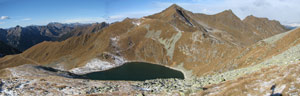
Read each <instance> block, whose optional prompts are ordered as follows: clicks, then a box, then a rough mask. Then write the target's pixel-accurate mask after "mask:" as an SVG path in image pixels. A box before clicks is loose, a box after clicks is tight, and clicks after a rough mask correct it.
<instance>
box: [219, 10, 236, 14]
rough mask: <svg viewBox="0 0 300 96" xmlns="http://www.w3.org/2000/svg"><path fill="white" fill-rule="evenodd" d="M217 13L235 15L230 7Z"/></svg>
mask: <svg viewBox="0 0 300 96" xmlns="http://www.w3.org/2000/svg"><path fill="white" fill-rule="evenodd" d="M219 14H225V15H235V14H234V13H233V12H232V10H231V9H228V10H224V11H222V12H220V13H219Z"/></svg>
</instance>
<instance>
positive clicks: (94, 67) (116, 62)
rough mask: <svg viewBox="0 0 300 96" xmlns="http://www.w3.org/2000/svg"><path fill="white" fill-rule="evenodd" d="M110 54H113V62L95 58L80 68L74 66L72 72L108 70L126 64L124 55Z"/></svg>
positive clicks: (82, 72) (83, 72) (84, 72)
mask: <svg viewBox="0 0 300 96" xmlns="http://www.w3.org/2000/svg"><path fill="white" fill-rule="evenodd" d="M107 54H108V53H107ZM108 55H110V56H112V58H113V61H112V62H108V61H104V60H100V59H98V58H94V59H92V60H90V61H89V62H88V63H87V64H86V65H85V66H83V67H79V68H73V69H71V70H70V72H72V73H75V74H86V73H90V72H97V71H103V70H108V69H111V68H114V67H117V66H120V65H122V64H124V63H125V62H127V61H126V60H125V59H124V58H122V57H119V56H115V55H113V54H108Z"/></svg>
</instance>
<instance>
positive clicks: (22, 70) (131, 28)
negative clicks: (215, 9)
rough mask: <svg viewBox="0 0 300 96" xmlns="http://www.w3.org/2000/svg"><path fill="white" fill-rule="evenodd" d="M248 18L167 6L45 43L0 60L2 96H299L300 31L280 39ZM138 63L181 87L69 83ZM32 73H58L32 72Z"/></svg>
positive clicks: (274, 29)
mask: <svg viewBox="0 0 300 96" xmlns="http://www.w3.org/2000/svg"><path fill="white" fill-rule="evenodd" d="M247 18H248V19H247ZM247 18H246V19H245V20H240V19H239V18H237V17H236V16H235V15H234V14H233V13H232V11H230V10H226V11H224V12H221V13H218V14H215V15H205V14H198V13H192V12H189V11H186V10H184V9H183V8H181V7H179V6H177V5H172V6H170V7H169V8H167V9H166V10H163V11H162V12H160V13H157V14H154V15H151V16H146V17H143V18H140V19H129V18H128V19H125V20H124V21H122V22H118V23H114V24H112V25H110V26H109V27H107V28H105V29H103V30H102V31H101V32H98V33H92V34H86V35H80V36H78V37H71V38H69V39H67V40H65V41H62V42H43V43H40V44H38V45H36V46H33V47H32V48H30V49H28V50H26V51H25V52H23V53H22V54H19V55H12V56H6V57H4V58H1V59H0V68H1V69H2V70H0V73H1V74H0V76H2V77H1V81H2V82H0V88H2V92H1V91H0V94H16V95H18V94H20V95H23V94H24V95H30V94H31V95H36V94H43V95H79V94H85V95H87V94H93V95H195V96H199V95H209V96H210V95H212V96H217V95H224V94H225V95H248V94H249V95H270V94H271V93H270V90H268V88H270V87H272V85H274V84H273V83H276V86H277V87H276V88H275V89H274V92H275V93H274V94H276V93H278V94H289V95H293V94H296V95H297V94H299V92H298V89H297V88H296V89H295V87H296V86H298V85H297V84H298V82H297V80H298V79H295V78H291V76H294V77H299V76H298V74H291V72H297V68H298V67H299V59H300V55H299V52H300V48H299V46H300V39H299V38H300V29H294V30H290V31H287V32H285V31H286V29H284V28H283V27H282V25H280V24H279V23H278V22H276V21H270V20H267V19H264V18H257V17H252V16H250V17H247ZM266 24H267V25H266ZM268 24H269V25H268ZM247 37H250V38H247ZM135 61H139V62H150V63H156V64H160V65H164V66H167V67H170V68H173V69H177V70H180V71H182V72H183V73H184V75H185V78H186V79H184V80H178V79H154V80H147V81H141V82H137V81H134V82H133V81H93V80H81V79H72V78H74V77H72V76H70V75H69V73H70V74H85V73H89V72H94V71H101V70H108V69H110V68H113V67H116V66H121V65H122V64H124V63H125V62H135ZM24 64H32V65H24ZM290 64H294V65H290ZM19 65H22V66H19ZM37 65H42V66H48V67H53V68H56V69H55V70H59V71H49V70H44V69H37V68H36V67H34V66H37ZM274 66H275V67H274ZM286 66H292V67H286ZM269 70H270V71H269ZM289 70H290V71H289ZM277 71H279V72H277ZM276 72H277V73H276ZM269 74H270V75H269ZM11 77H15V78H11ZM262 77H267V78H262ZM278 77H282V78H278ZM281 80H283V82H280V81H281ZM224 81H225V82H224ZM264 82H265V83H264ZM290 82H293V84H288V83H290ZM252 84H254V85H257V86H252ZM260 84H262V85H260ZM264 84H265V85H264ZM293 86H294V87H293ZM33 89H34V90H39V91H34V92H33V91H30V90H33ZM257 89H259V90H262V91H261V92H260V91H259V92H257ZM297 92H298V93H297Z"/></svg>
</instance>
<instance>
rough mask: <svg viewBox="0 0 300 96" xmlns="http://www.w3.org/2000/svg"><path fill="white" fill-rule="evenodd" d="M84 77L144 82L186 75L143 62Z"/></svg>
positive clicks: (131, 63) (180, 77)
mask: <svg viewBox="0 0 300 96" xmlns="http://www.w3.org/2000/svg"><path fill="white" fill-rule="evenodd" d="M82 76H83V77H85V78H86V79H92V80H131V81H144V80H149V79H157V78H179V79H184V75H183V73H182V72H180V71H177V70H174V69H170V68H168V67H165V66H161V65H157V64H150V63H143V62H130V63H126V64H124V65H122V66H119V67H116V68H113V69H110V70H106V71H99V72H93V73H88V74H84V75H82Z"/></svg>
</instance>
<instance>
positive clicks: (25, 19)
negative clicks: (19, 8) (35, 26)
mask: <svg viewBox="0 0 300 96" xmlns="http://www.w3.org/2000/svg"><path fill="white" fill-rule="evenodd" d="M28 20H31V18H24V19H22V21H28Z"/></svg>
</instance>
